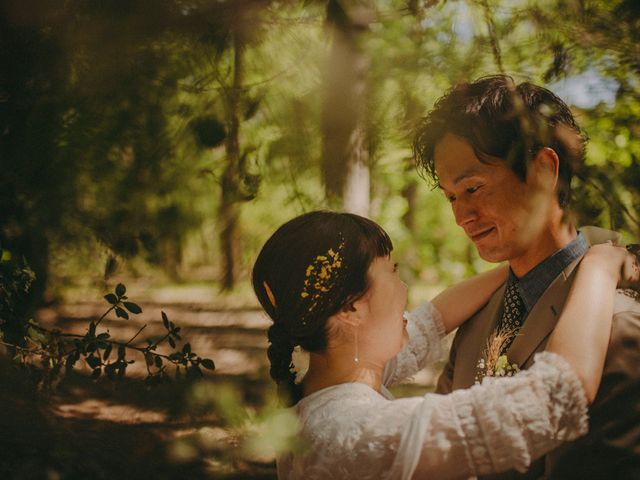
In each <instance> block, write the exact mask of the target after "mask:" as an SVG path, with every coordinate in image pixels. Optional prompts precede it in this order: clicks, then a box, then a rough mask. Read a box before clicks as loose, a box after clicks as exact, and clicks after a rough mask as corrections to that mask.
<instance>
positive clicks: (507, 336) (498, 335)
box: [475, 328, 520, 383]
mask: <svg viewBox="0 0 640 480" xmlns="http://www.w3.org/2000/svg"><path fill="white" fill-rule="evenodd" d="M517 333H518V330H517V329H515V328H506V329H503V330H500V331H494V332H493V333H492V334H491V336H489V338H488V339H487V345H486V347H485V349H484V353H483V355H482V357H481V358H480V360H478V364H477V365H476V377H475V383H480V382H481V381H482V379H483V378H484V377H511V376H513V375H515V374H516V373H518V372H519V371H520V367H519V366H518V364H517V363H510V362H509V359H508V358H507V355H506V354H502V353H501V352H503V351H505V350H506V347H507V345H508V343H509V342H510V341H511V340H512V339H513V337H515V336H516V335H517Z"/></svg>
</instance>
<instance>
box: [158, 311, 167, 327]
mask: <svg viewBox="0 0 640 480" xmlns="http://www.w3.org/2000/svg"><path fill="white" fill-rule="evenodd" d="M160 313H162V324H163V325H164V328H166V329H167V330H169V318H168V317H167V314H166V313H164V312H160Z"/></svg>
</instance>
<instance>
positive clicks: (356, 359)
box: [353, 325, 360, 365]
mask: <svg viewBox="0 0 640 480" xmlns="http://www.w3.org/2000/svg"><path fill="white" fill-rule="evenodd" d="M355 336H356V354H355V356H354V357H353V361H354V363H355V364H356V365H359V364H360V355H359V352H358V326H357V325H356V335H355Z"/></svg>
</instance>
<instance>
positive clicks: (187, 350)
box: [182, 343, 191, 354]
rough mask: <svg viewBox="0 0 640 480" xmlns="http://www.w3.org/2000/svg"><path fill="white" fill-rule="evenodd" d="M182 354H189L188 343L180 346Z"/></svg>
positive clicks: (189, 346)
mask: <svg viewBox="0 0 640 480" xmlns="http://www.w3.org/2000/svg"><path fill="white" fill-rule="evenodd" d="M182 353H184V354H188V353H191V344H190V343H185V344H184V345H183V346H182Z"/></svg>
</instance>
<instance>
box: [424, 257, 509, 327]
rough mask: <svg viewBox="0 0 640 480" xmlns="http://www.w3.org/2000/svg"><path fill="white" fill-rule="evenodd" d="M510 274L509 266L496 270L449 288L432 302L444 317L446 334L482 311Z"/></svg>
mask: <svg viewBox="0 0 640 480" xmlns="http://www.w3.org/2000/svg"><path fill="white" fill-rule="evenodd" d="M508 272H509V267H507V266H502V267H498V268H494V269H493V270H489V271H488V272H484V273H481V274H479V275H476V276H475V277H471V278H469V279H467V280H464V281H462V282H460V283H457V284H455V285H453V286H451V287H449V288H447V289H446V290H444V291H443V292H441V293H440V294H439V295H438V296H436V297H435V298H434V299H433V300H431V303H433V305H434V306H435V307H436V308H437V309H438V311H439V312H440V314H441V315H442V323H443V324H444V328H445V331H446V333H449V332H450V331H452V330H454V329H456V328H458V327H459V326H460V325H461V324H462V323H463V322H464V321H465V320H467V319H469V317H471V316H472V315H473V314H474V313H475V312H477V311H478V310H480V308H482V307H483V306H484V305H485V304H486V303H487V301H489V298H491V295H493V293H494V292H495V291H496V290H497V289H498V287H500V285H502V284H503V283H504V282H505V281H506V279H507V274H508Z"/></svg>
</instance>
